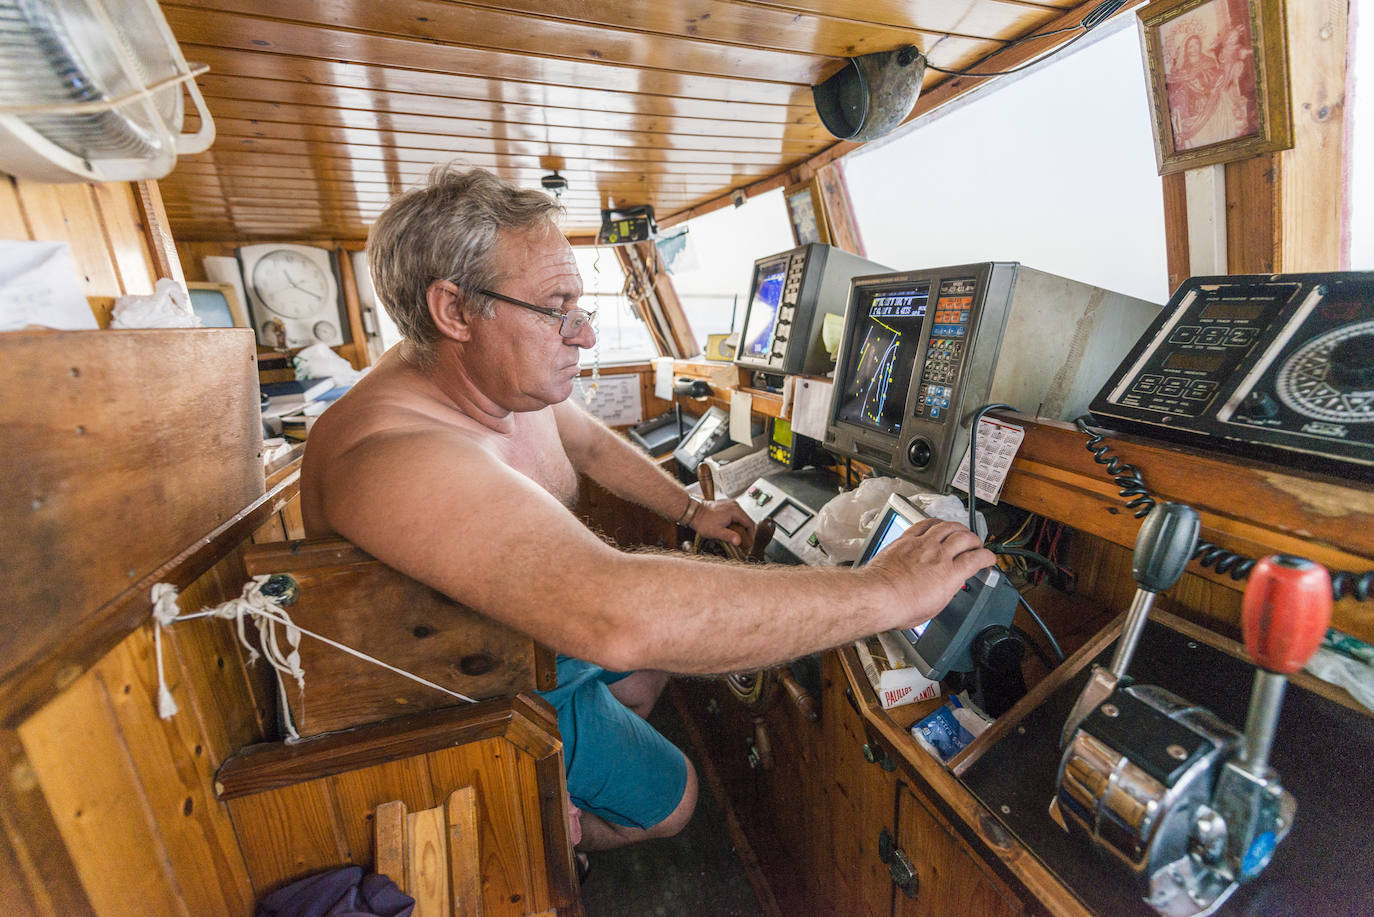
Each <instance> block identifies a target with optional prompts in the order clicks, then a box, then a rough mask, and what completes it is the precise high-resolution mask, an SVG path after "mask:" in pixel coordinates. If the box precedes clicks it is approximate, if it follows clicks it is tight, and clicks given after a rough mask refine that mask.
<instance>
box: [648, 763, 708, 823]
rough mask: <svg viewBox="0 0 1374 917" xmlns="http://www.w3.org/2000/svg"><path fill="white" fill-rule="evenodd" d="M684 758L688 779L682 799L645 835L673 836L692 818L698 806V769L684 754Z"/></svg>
mask: <svg viewBox="0 0 1374 917" xmlns="http://www.w3.org/2000/svg"><path fill="white" fill-rule="evenodd" d="M682 760H683V762H684V763H685V764H686V765H687V781H686V784H685V785H684V786H683V789H682V799H681V800H679V802H678V804H677V808H675V809H673V811H672V812H670V813H669V814H668V817H667V818H665V819H663V821H661V822H659V823H658V824H656V825H654V826H653V827H651V828H649V829H648V830H647V831H646V832H645V837H654V838H657V837H672V836H673V835H675V834H677V833H678V832H679V831H681V830H682V829H683V828H685V827H687V823H688V822H689V821H691V820H692V813H693V812H695V811H696V808H697V795H698V788H697V771H696V768H694V767H693V766H692V761H691V759H690V758H688V757H687V756H686V755H683V757H682Z"/></svg>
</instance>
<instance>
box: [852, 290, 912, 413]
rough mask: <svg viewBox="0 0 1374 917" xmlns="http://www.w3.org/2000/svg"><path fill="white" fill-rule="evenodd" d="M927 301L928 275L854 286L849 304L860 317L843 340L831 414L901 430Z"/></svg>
mask: <svg viewBox="0 0 1374 917" xmlns="http://www.w3.org/2000/svg"><path fill="white" fill-rule="evenodd" d="M929 302H930V282H929V281H922V282H920V283H914V284H910V285H905V286H901V287H895V288H894V287H888V288H868V289H863V290H860V291H859V293H858V296H857V298H856V300H855V301H854V302H853V303H852V304H851V308H853V309H858V310H859V316H860V317H859V318H858V319H857V320H856V321H855V322H854V323H853V334H852V335H850V337H849V340H848V342H847V344H846V354H845V358H844V362H843V366H844V367H845V374H844V378H843V379H837V380H836V392H835V397H836V398H837V399H838V406H837V409H836V411H835V420H837V421H846V422H848V423H852V424H856V425H858V426H861V427H865V428H867V429H869V430H876V431H878V432H880V433H889V434H897V433H900V432H901V429H902V419H903V415H904V414H905V409H906V398H907V393H908V390H909V389H910V388H911V376H912V371H913V368H914V367H915V364H916V355H917V353H918V352H919V351H920V348H921V343H922V335H921V326H922V324H923V323H924V321H925V317H926V310H927V307H928V306H929Z"/></svg>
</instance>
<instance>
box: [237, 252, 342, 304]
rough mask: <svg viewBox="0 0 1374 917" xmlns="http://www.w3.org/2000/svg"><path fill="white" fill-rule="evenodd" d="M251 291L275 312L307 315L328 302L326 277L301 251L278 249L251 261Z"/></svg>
mask: <svg viewBox="0 0 1374 917" xmlns="http://www.w3.org/2000/svg"><path fill="white" fill-rule="evenodd" d="M253 292H254V293H256V294H257V296H258V299H260V300H261V301H262V304H263V305H264V306H266V307H267V308H269V309H271V310H272V311H273V312H275V313H277V314H278V315H282V316H285V317H286V318H309V317H311V316H313V315H316V314H317V313H318V312H319V311H320V308H321V307H322V306H325V305H326V304H328V296H329V278H328V277H327V276H325V273H324V271H323V270H321V269H320V266H319V265H318V264H316V263H315V262H314V261H312V260H310V259H309V258H307V257H306V256H305V255H302V254H301V253H300V252H294V251H291V250H290V249H278V250H277V251H273V252H268V253H267V254H266V255H263V256H262V258H260V259H258V263H257V264H256V265H254V267H253Z"/></svg>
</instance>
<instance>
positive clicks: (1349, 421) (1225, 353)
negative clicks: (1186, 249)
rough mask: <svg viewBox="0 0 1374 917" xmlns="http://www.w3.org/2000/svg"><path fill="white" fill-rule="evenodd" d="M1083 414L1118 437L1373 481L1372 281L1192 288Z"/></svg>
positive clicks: (1357, 275) (1213, 282)
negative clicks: (1319, 467)
mask: <svg viewBox="0 0 1374 917" xmlns="http://www.w3.org/2000/svg"><path fill="white" fill-rule="evenodd" d="M1092 412H1093V414H1094V415H1096V416H1097V417H1099V418H1102V419H1104V420H1105V419H1110V420H1111V421H1113V423H1112V424H1111V425H1112V426H1116V427H1119V428H1121V429H1125V430H1128V431H1139V432H1142V433H1147V434H1150V435H1155V436H1161V437H1164V438H1167V439H1173V440H1176V441H1179V442H1184V443H1191V444H1197V445H1205V446H1216V447H1219V448H1223V449H1226V450H1228V451H1232V452H1238V453H1241V454H1243V455H1249V456H1253V457H1257V458H1267V459H1273V460H1287V461H1289V462H1291V461H1292V460H1293V459H1294V458H1295V457H1297V456H1307V457H1309V458H1311V459H1315V460H1316V461H1317V462H1319V463H1321V464H1323V465H1331V466H1333V468H1338V469H1339V470H1343V471H1346V472H1347V473H1349V472H1350V471H1354V472H1355V473H1357V474H1359V475H1360V476H1363V477H1374V272H1343V273H1322V274H1275V275H1235V276H1229V277H1193V278H1191V279H1189V280H1187V281H1185V282H1184V283H1183V284H1182V285H1181V286H1180V287H1179V288H1178V290H1177V292H1175V293H1174V295H1173V298H1171V299H1170V300H1169V304H1168V305H1167V306H1165V308H1164V310H1163V311H1162V312H1161V313H1160V315H1159V317H1158V319H1156V320H1155V322H1154V323H1153V324H1152V325H1151V326H1150V328H1149V329H1148V330H1147V331H1146V332H1145V335H1144V336H1143V337H1142V338H1141V339H1140V341H1139V343H1137V344H1136V346H1135V348H1134V349H1133V350H1132V351H1131V353H1130V355H1129V356H1128V357H1127V358H1126V360H1125V361H1124V362H1123V363H1122V364H1121V366H1120V367H1119V368H1118V369H1117V370H1116V372H1115V373H1114V374H1113V375H1112V377H1111V379H1110V380H1109V381H1108V382H1107V385H1106V386H1105V387H1104V388H1103V389H1102V391H1101V392H1100V393H1099V394H1098V396H1097V397H1096V398H1095V399H1094V400H1093V402H1092Z"/></svg>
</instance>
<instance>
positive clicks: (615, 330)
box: [573, 246, 658, 366]
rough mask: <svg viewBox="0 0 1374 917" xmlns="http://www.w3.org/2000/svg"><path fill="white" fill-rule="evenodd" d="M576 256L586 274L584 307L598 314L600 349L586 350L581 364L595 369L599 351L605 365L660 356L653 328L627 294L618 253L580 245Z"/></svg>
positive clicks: (636, 361)
mask: <svg viewBox="0 0 1374 917" xmlns="http://www.w3.org/2000/svg"><path fill="white" fill-rule="evenodd" d="M573 255H574V256H576V258H577V269H578V270H579V271H581V272H582V290H583V292H582V302H581V306H582V308H584V309H586V310H588V311H593V310H595V312H596V314H597V319H596V337H597V348H594V349H592V350H584V351H582V357H581V364H582V365H583V366H591V365H592V364H593V363H594V362H595V361H596V359H597V350H598V349H599V350H600V360H601V364H602V365H603V366H605V365H609V364H612V363H641V362H644V361H645V360H652V359H653V358H654V357H656V356H658V351H657V350H656V349H655V348H654V342H653V338H651V337H650V336H649V329H648V328H646V327H644V323H643V322H642V321H640V320H639V316H638V315H636V314H635V312H634V310H633V309H631V308H630V301H629V299H628V298H626V296H625V294H624V292H623V291H624V288H625V272H624V271H622V270H621V269H620V262H619V261H617V260H616V257H615V252H613V251H611V249H609V248H604V247H603V248H593V247H590V246H577V247H575V248H574V249H573Z"/></svg>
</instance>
